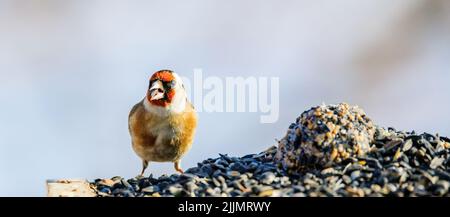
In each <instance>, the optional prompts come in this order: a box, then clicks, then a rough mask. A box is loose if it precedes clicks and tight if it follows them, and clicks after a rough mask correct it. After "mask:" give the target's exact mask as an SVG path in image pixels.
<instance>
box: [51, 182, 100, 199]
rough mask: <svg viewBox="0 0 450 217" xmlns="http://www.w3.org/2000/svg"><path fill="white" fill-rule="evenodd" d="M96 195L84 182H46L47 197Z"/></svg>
mask: <svg viewBox="0 0 450 217" xmlns="http://www.w3.org/2000/svg"><path fill="white" fill-rule="evenodd" d="M95 196H97V194H96V193H95V191H94V189H92V188H91V186H90V184H89V182H88V181H86V180H80V179H69V180H47V197H95Z"/></svg>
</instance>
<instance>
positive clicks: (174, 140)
mask: <svg viewBox="0 0 450 217" xmlns="http://www.w3.org/2000/svg"><path fill="white" fill-rule="evenodd" d="M196 127H197V114H196V112H195V109H194V107H193V106H192V104H191V103H190V102H189V101H188V99H187V95H186V90H185V89H184V86H183V83H182V80H181V78H180V77H179V76H178V75H177V74H176V73H174V72H172V71H170V70H160V71H157V72H155V73H154V74H153V75H152V76H151V78H150V81H149V86H148V89H147V94H146V96H145V97H144V99H143V100H141V101H140V102H138V103H137V104H136V105H135V106H134V107H133V108H132V109H131V112H130V114H129V116H128V128H129V131H130V135H131V142H132V147H133V150H134V151H135V152H136V154H137V155H138V156H139V157H140V158H141V159H142V171H141V176H142V175H143V174H144V172H145V169H146V168H147V166H148V164H149V162H150V161H154V162H173V163H174V167H175V170H176V171H178V172H180V173H183V170H182V169H181V167H180V159H181V158H182V157H183V155H184V154H186V152H187V151H188V150H189V149H190V148H191V146H192V142H193V139H194V134H195V129H196Z"/></svg>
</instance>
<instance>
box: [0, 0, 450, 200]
mask: <svg viewBox="0 0 450 217" xmlns="http://www.w3.org/2000/svg"><path fill="white" fill-rule="evenodd" d="M261 2H263V1H206V0H205V1H200V0H199V1H177V2H171V1H106V0H103V1H102V0H97V1H87V0H85V1H72V0H67V1H56V0H42V1H22V0H15V1H12V0H0V102H1V108H0V174H1V175H0V195H2V196H44V195H45V180H46V179H54V178H88V179H91V180H92V179H94V178H99V177H112V176H115V175H121V176H124V177H128V178H129V177H132V176H135V175H137V174H138V172H139V170H140V166H141V164H140V161H139V159H138V157H137V156H136V155H135V154H134V153H133V151H132V149H131V146H130V138H129V135H128V129H127V116H128V112H129V109H130V108H131V107H132V106H133V105H134V103H136V102H137V101H139V100H140V99H141V98H142V97H143V96H144V94H145V89H146V87H147V78H148V76H150V75H151V73H152V72H154V71H156V70H159V69H162V68H169V69H172V70H174V71H176V72H177V73H179V74H180V75H181V76H184V77H191V76H192V73H193V70H194V68H202V69H203V74H204V75H205V76H217V77H223V78H224V77H226V76H244V77H245V76H275V77H279V78H280V117H279V120H278V122H276V123H273V124H260V123H259V117H260V114H258V113H245V112H244V113H205V112H202V113H200V114H199V117H200V120H199V127H198V133H197V136H196V139H195V143H194V145H193V148H192V150H191V151H190V152H189V153H188V154H187V155H186V157H185V158H183V160H182V165H183V166H184V168H189V167H191V166H195V165H196V163H197V162H198V161H201V160H203V159H206V158H208V157H216V156H217V154H218V153H229V154H230V155H245V154H248V153H256V152H260V151H262V150H263V149H265V148H266V147H268V146H270V145H273V144H275V139H279V138H281V137H282V136H284V134H285V131H286V129H287V127H288V126H289V124H290V123H291V122H293V121H295V119H296V117H297V116H299V115H300V113H301V112H303V111H304V110H306V109H308V108H310V107H311V106H314V105H318V104H321V103H322V102H325V103H337V102H341V101H346V102H349V103H351V104H358V105H360V106H361V107H363V108H364V109H365V111H366V113H368V115H369V116H370V117H372V119H373V120H374V121H375V122H376V123H378V124H380V125H383V126H394V127H396V128H398V129H405V130H412V129H415V130H416V131H419V132H422V131H427V132H432V133H433V132H437V133H440V134H443V135H450V125H449V124H448V123H449V120H450V113H449V112H448V108H449V106H450V104H449V99H450V86H449V85H448V82H449V81H450V73H449V69H450V62H449V61H448V60H449V59H450V43H449V41H448V38H450V32H449V31H450V30H449V29H450V28H448V27H449V24H450V16H449V14H450V10H449V4H448V3H447V2H445V1H425V0H404V1H390V0H382V1H365V2H364V3H363V2H361V1H357V0H347V1H339V2H336V1H264V3H261ZM430 2H434V3H430ZM175 3H176V4H175ZM430 4H431V5H430ZM147 171H148V172H150V171H151V172H154V173H155V175H160V174H162V173H173V172H174V170H173V168H172V164H170V163H154V164H151V165H150V166H149V169H148V170H147Z"/></svg>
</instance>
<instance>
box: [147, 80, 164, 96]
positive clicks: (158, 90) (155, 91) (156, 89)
mask: <svg viewBox="0 0 450 217" xmlns="http://www.w3.org/2000/svg"><path fill="white" fill-rule="evenodd" d="M164 93H165V91H164V87H163V85H162V83H161V81H155V82H153V84H152V86H151V87H150V89H149V94H150V100H158V99H162V98H164Z"/></svg>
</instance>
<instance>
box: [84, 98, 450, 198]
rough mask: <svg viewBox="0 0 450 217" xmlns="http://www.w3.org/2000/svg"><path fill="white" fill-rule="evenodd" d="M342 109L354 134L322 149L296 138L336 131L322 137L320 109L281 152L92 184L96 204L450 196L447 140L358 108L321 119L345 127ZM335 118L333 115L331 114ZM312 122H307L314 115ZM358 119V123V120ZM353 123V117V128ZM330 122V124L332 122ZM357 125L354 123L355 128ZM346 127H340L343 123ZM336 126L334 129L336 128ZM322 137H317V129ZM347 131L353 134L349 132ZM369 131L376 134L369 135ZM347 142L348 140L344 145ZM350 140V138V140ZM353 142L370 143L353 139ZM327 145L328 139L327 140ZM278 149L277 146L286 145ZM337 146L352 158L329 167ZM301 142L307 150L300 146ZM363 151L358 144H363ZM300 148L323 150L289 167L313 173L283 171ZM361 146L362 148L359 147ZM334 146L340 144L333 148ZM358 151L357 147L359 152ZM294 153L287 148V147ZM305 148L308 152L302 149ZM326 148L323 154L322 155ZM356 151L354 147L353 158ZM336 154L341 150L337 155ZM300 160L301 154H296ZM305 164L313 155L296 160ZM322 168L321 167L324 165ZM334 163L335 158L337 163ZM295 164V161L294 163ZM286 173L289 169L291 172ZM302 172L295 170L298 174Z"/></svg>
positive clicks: (293, 129) (293, 133) (290, 134)
mask: <svg viewBox="0 0 450 217" xmlns="http://www.w3.org/2000/svg"><path fill="white" fill-rule="evenodd" d="M344 107H347V112H348V113H346V114H347V116H346V115H345V114H343V115H342V116H343V117H346V118H345V119H346V120H348V121H351V122H352V123H353V127H354V129H355V130H356V131H357V132H358V133H343V132H340V133H339V132H338V131H336V134H335V135H336V137H342V138H336V137H335V138H334V139H333V140H332V141H329V140H328V139H326V138H324V141H327V142H326V143H322V144H323V145H322V146H320V145H318V144H317V143H308V141H309V139H310V138H309V139H308V138H301V139H298V135H300V134H299V133H298V132H299V130H297V129H299V128H300V129H301V128H302V127H303V126H304V124H305V123H306V129H308V130H306V129H301V130H302V131H301V133H302V134H301V135H307V136H308V137H314V138H315V137H316V136H317V135H319V136H320V135H322V134H324V133H325V135H326V133H327V132H325V131H333V129H332V128H333V127H332V126H331V125H330V126H328V125H327V122H325V125H327V128H328V129H326V128H325V127H323V125H321V124H320V123H319V124H317V121H318V120H322V119H321V118H320V117H319V118H317V117H318V116H320V115H318V116H317V115H316V114H315V112H316V111H317V107H316V108H313V109H312V110H310V111H307V112H305V113H304V114H302V116H301V117H300V118H299V119H298V120H297V122H296V123H294V124H292V125H291V127H290V128H289V130H288V135H287V136H286V137H285V138H283V140H286V141H285V142H284V144H283V145H278V147H276V146H272V147H270V148H269V149H267V150H266V151H263V152H261V153H259V154H250V155H246V156H243V157H230V156H228V155H219V157H217V158H213V159H212V158H210V159H207V160H204V161H203V162H201V163H198V165H197V166H196V167H193V168H190V169H188V170H187V171H185V173H184V174H181V175H178V174H172V175H170V176H167V175H163V176H160V177H158V178H154V177H152V176H150V177H136V178H131V179H128V180H126V179H124V178H121V177H113V178H111V179H97V180H95V181H94V182H92V183H91V185H92V187H93V188H94V189H95V190H96V192H97V194H98V196H100V197H109V196H119V197H159V196H198V197H204V196H206V197H208V196H231V197H238V196H244V197H246V196H288V197H304V196H313V197H314V196H399V197H403V196H407V197H409V196H450V193H449V186H450V170H449V164H450V161H449V157H450V153H449V152H450V139H449V138H446V137H440V136H439V135H432V134H428V133H423V134H416V133H415V132H402V131H397V130H395V129H393V128H388V129H385V128H382V127H377V126H374V125H373V124H371V121H370V119H368V118H367V117H365V115H364V116H363V115H362V114H363V112H362V111H361V110H359V109H357V108H356V107H351V106H348V105H347V106H346V105H345V104H339V105H337V106H335V105H332V106H321V107H319V108H320V109H319V111H320V112H325V115H327V116H325V118H326V120H331V121H332V123H333V124H334V125H336V126H341V128H342V126H344V128H345V124H344V123H343V122H342V120H341V121H339V118H341V116H339V114H338V120H337V121H334V120H333V115H332V114H329V111H333V109H332V108H334V109H335V110H334V111H336V110H337V111H338V112H339V111H340V108H342V109H343V108H344ZM334 111H333V113H334ZM308 113H312V115H314V117H312V116H311V114H308ZM358 114H359V116H360V117H361V119H362V121H361V119H360V118H359V117H358ZM351 115H354V116H355V119H354V120H351V117H350V116H351ZM329 116H331V117H329ZM308 118H309V120H313V121H316V126H311V127H308V125H307V124H308V123H307V121H306V122H302V121H304V120H308ZM355 121H358V123H355ZM344 122H345V121H344ZM336 126H335V127H336ZM321 127H322V128H325V129H322V130H324V131H319V130H318V131H317V132H316V131H315V130H314V129H319V128H321ZM350 129H351V127H350ZM372 130H373V132H372ZM344 135H345V136H347V138H346V139H343V138H344ZM349 135H350V136H349ZM352 135H362V136H368V137H369V138H366V139H362V138H355V137H352ZM327 137H328V136H327ZM283 140H282V141H280V144H281V143H282V142H283ZM335 140H336V141H339V144H345V145H343V146H344V147H345V148H344V147H343V148H344V150H346V151H347V153H349V154H342V153H344V152H343V151H342V150H341V151H339V150H338V153H339V159H340V160H333V163H332V164H328V165H327V164H323V162H329V160H330V159H331V158H330V156H331V155H332V153H333V151H332V148H333V147H335V146H333V145H335V144H334V143H333V141H335ZM305 141H306V142H305ZM366 141H367V142H368V144H364V145H363V144H362V143H364V142H366ZM302 142H303V144H307V145H314V147H315V148H317V149H318V150H322V151H323V152H324V153H326V154H324V155H322V156H315V155H314V156H315V158H313V160H312V161H310V162H309V161H304V160H302V159H301V158H300V157H298V158H292V159H294V161H293V162H306V163H314V162H315V163H317V165H316V166H314V165H311V166H304V167H303V166H301V165H296V164H295V163H294V164H286V162H289V161H290V160H292V159H289V160H286V162H283V161H284V160H285V158H284V156H285V154H286V153H287V151H293V150H294V151H295V150H297V149H299V147H301V145H302ZM361 142H362V143H361ZM336 144H338V143H336ZM356 144H360V145H359V146H360V147H358V145H356ZM290 145H292V147H288V148H286V147H287V146H290ZM366 145H367V147H370V148H369V149H365V151H364V153H358V149H360V148H361V147H362V146H366ZM305 146H306V145H305ZM327 147H328V148H327ZM355 147H358V149H356V151H355ZM338 148H339V147H338ZM296 153H300V154H302V152H296ZM299 156H304V157H306V158H308V159H309V157H310V155H299ZM320 157H323V159H326V161H321V158H320ZM337 157H338V156H336V157H335V159H337ZM297 159H299V160H297ZM289 166H290V167H289ZM295 166H300V167H298V168H297V167H295Z"/></svg>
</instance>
